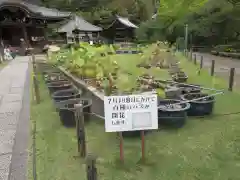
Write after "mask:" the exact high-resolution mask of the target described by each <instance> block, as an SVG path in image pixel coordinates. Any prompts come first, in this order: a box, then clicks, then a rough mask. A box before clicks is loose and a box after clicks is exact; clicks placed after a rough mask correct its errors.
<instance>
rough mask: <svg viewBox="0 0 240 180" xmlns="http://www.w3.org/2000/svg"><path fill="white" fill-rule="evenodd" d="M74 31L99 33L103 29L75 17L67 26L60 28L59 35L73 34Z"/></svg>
mask: <svg viewBox="0 0 240 180" xmlns="http://www.w3.org/2000/svg"><path fill="white" fill-rule="evenodd" d="M73 30H79V31H83V32H99V31H102V28H101V27H98V26H95V25H93V24H91V23H89V22H87V21H86V20H84V19H83V18H82V17H80V16H74V17H73V18H72V19H71V20H70V21H68V22H67V23H66V24H65V25H63V26H62V27H60V28H59V30H58V32H59V33H63V32H64V33H72V31H73Z"/></svg>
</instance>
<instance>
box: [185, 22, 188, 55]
mask: <svg viewBox="0 0 240 180" xmlns="http://www.w3.org/2000/svg"><path fill="white" fill-rule="evenodd" d="M187 50H188V24H186V25H185V51H186V52H187Z"/></svg>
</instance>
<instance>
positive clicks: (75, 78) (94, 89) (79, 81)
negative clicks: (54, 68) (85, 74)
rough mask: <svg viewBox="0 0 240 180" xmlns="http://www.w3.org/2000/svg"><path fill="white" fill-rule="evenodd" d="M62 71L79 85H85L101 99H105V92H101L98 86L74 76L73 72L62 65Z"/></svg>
mask: <svg viewBox="0 0 240 180" xmlns="http://www.w3.org/2000/svg"><path fill="white" fill-rule="evenodd" d="M59 69H60V71H62V72H63V73H64V74H65V75H66V76H67V77H68V78H70V79H71V80H73V82H74V83H75V84H77V85H80V86H83V87H85V88H86V89H87V90H89V91H91V92H92V93H93V94H94V95H95V96H96V97H98V98H99V99H101V100H104V94H103V93H101V92H99V91H98V90H97V89H96V88H94V87H92V86H89V85H87V84H86V83H85V82H84V81H82V80H80V79H78V78H77V77H75V76H73V75H72V74H71V73H69V72H68V71H66V70H65V69H64V68H62V67H60V68H59Z"/></svg>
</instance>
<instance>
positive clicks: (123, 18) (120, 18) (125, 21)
mask: <svg viewBox="0 0 240 180" xmlns="http://www.w3.org/2000/svg"><path fill="white" fill-rule="evenodd" d="M117 19H118V20H119V21H120V22H121V23H122V24H124V25H125V26H128V27H131V28H138V27H137V26H136V25H135V24H133V23H132V22H131V21H130V20H129V19H128V18H125V17H121V16H117Z"/></svg>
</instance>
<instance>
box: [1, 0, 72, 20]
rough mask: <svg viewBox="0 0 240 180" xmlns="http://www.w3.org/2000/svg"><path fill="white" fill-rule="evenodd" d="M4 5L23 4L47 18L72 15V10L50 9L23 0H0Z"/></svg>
mask: <svg viewBox="0 0 240 180" xmlns="http://www.w3.org/2000/svg"><path fill="white" fill-rule="evenodd" d="M4 5H6V6H9V5H15V6H21V7H23V8H26V9H27V10H28V11H30V12H31V13H35V14H40V15H41V16H43V17H47V18H66V17H69V16H70V15H71V13H70V12H62V11H59V10H57V9H50V8H46V7H43V6H38V5H34V4H30V3H28V2H26V1H21V0H0V6H4Z"/></svg>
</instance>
